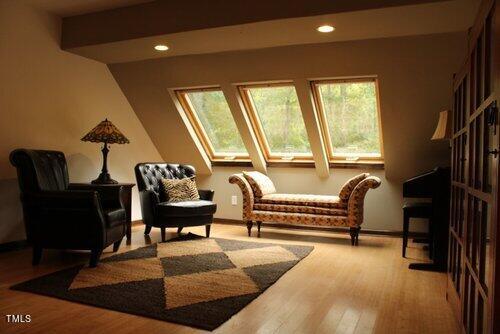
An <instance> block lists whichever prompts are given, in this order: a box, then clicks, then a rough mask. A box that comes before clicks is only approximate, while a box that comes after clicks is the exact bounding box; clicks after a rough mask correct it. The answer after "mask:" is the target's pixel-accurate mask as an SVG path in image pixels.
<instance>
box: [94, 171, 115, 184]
mask: <svg viewBox="0 0 500 334" xmlns="http://www.w3.org/2000/svg"><path fill="white" fill-rule="evenodd" d="M91 183H92V184H117V183H118V181H115V180H113V179H112V178H111V176H110V175H109V173H101V174H99V177H98V178H97V179H95V180H93V181H92V182H91Z"/></svg>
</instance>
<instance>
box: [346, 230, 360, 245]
mask: <svg viewBox="0 0 500 334" xmlns="http://www.w3.org/2000/svg"><path fill="white" fill-rule="evenodd" d="M360 229H361V228H360V227H351V228H350V229H349V234H350V235H351V245H352V246H357V245H358V238H359V230H360Z"/></svg>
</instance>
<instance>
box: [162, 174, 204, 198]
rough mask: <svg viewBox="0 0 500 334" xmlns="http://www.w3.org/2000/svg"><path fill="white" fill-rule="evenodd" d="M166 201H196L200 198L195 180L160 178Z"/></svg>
mask: <svg viewBox="0 0 500 334" xmlns="http://www.w3.org/2000/svg"><path fill="white" fill-rule="evenodd" d="M161 182H162V184H163V190H164V191H165V199H166V200H167V201H168V202H184V201H196V200H199V199H200V195H199V194H198V189H197V188H196V182H195V181H194V180H193V179H191V178H184V179H168V178H164V179H162V180H161Z"/></svg>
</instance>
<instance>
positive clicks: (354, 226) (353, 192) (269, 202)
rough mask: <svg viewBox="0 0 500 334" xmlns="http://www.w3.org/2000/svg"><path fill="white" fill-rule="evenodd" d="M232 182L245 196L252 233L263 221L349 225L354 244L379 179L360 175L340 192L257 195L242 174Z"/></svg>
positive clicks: (234, 177) (233, 177) (245, 213)
mask: <svg viewBox="0 0 500 334" xmlns="http://www.w3.org/2000/svg"><path fill="white" fill-rule="evenodd" d="M229 182H230V183H233V184H236V185H237V186H238V187H239V188H240V190H241V192H242V196H243V220H244V221H245V222H246V224H247V229H248V235H249V236H250V235H251V230H252V226H253V223H254V222H256V223H257V228H258V233H259V235H260V228H261V223H262V222H263V221H268V222H273V223H284V224H291V225H312V226H341V227H348V228H349V230H350V235H351V243H352V245H357V244H358V237H359V231H360V229H361V224H362V223H363V207H364V199H365V195H366V193H367V192H368V190H370V189H375V188H378V187H379V186H380V179H379V178H378V177H375V176H370V175H369V174H368V173H363V174H360V175H357V176H355V177H353V178H351V179H349V180H347V182H346V183H345V184H344V185H343V186H342V189H341V190H340V192H339V194H338V196H329V195H311V194H281V193H270V194H266V195H263V196H258V195H257V194H256V193H255V191H254V190H253V188H252V185H251V184H250V183H249V181H248V180H247V179H246V178H245V177H244V175H243V174H234V175H231V176H230V177H229Z"/></svg>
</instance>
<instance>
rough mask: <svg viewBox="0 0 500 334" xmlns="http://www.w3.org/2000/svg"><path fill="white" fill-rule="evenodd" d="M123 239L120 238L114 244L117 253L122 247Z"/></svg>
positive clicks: (114, 250)
mask: <svg viewBox="0 0 500 334" xmlns="http://www.w3.org/2000/svg"><path fill="white" fill-rule="evenodd" d="M122 240H123V239H120V240H119V241H117V242H115V243H114V244H113V252H114V253H116V252H118V249H120V244H121V243H122Z"/></svg>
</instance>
